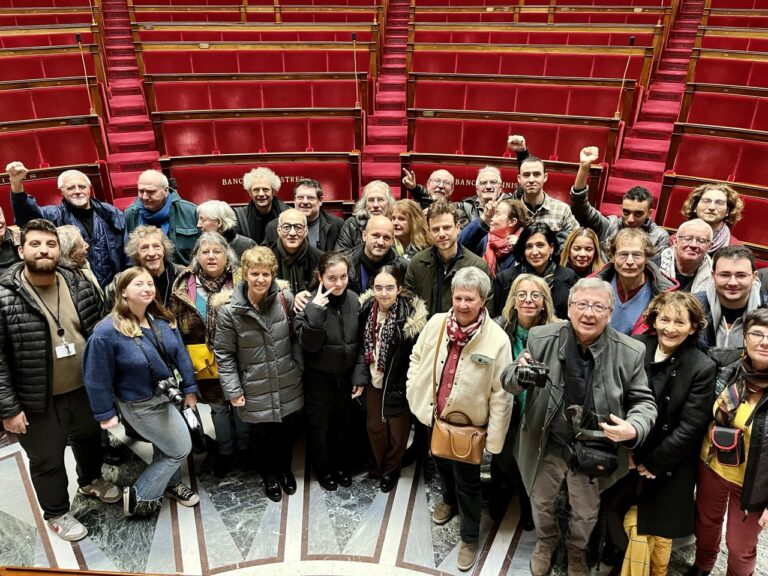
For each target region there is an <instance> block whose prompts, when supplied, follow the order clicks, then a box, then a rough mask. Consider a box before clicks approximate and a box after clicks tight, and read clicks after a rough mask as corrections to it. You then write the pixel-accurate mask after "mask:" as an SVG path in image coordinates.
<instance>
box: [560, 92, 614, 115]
mask: <svg viewBox="0 0 768 576" xmlns="http://www.w3.org/2000/svg"><path fill="white" fill-rule="evenodd" d="M550 88H554V86H552V87H550ZM618 103H619V90H618V89H616V88H607V87H602V86H572V87H571V88H570V90H569V94H568V109H567V111H566V114H569V115H571V116H597V117H599V118H611V117H612V116H613V114H614V112H615V111H616V106H617V104H618Z"/></svg>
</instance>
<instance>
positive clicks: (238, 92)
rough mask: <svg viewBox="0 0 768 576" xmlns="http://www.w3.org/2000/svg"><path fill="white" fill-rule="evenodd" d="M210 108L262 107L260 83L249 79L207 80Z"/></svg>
mask: <svg viewBox="0 0 768 576" xmlns="http://www.w3.org/2000/svg"><path fill="white" fill-rule="evenodd" d="M207 84H208V93H209V94H210V98H211V109H212V110H237V109H245V108H263V107H264V103H263V100H262V98H261V83H260V82H250V81H231V82H230V81H221V82H208V83H207Z"/></svg>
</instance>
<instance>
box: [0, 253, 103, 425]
mask: <svg viewBox="0 0 768 576" xmlns="http://www.w3.org/2000/svg"><path fill="white" fill-rule="evenodd" d="M23 269H24V264H23V263H21V262H20V263H18V264H14V265H13V266H11V267H10V268H9V269H8V271H7V272H6V273H5V274H4V275H3V276H2V277H0V419H3V420H4V419H6V418H11V417H12V416H15V415H16V414H18V413H19V412H20V411H22V410H23V411H25V412H38V413H39V412H44V411H45V407H46V404H47V402H48V399H49V397H50V395H51V391H52V389H53V383H52V381H51V377H52V372H53V371H52V363H53V354H52V346H51V333H50V330H49V328H48V320H47V319H46V316H45V312H44V311H43V310H42V309H40V307H39V306H38V304H37V302H36V301H35V300H34V298H33V297H32V296H31V295H30V294H29V292H27V289H26V288H25V287H24V285H23V284H22V281H21V274H22V271H23ZM58 272H59V273H60V274H61V275H62V276H63V277H64V279H65V282H66V285H67V287H68V288H69V291H70V293H71V294H72V301H73V302H74V303H75V308H76V309H77V315H78V318H79V319H80V326H81V328H82V332H83V335H84V336H85V337H88V336H90V334H91V332H92V331H93V328H94V327H95V326H96V324H97V323H98V321H99V319H100V318H101V299H100V298H99V296H98V295H97V294H96V290H95V289H94V287H93V285H92V284H91V283H90V282H89V281H88V280H86V279H85V278H81V277H79V276H77V275H76V274H75V273H74V272H72V271H71V270H69V269H66V268H59V269H58Z"/></svg>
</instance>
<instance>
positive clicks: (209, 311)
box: [190, 266, 232, 350]
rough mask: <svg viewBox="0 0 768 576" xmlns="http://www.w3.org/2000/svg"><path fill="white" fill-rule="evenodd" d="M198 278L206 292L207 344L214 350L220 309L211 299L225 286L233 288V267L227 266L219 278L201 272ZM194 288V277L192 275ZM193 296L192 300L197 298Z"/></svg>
mask: <svg viewBox="0 0 768 576" xmlns="http://www.w3.org/2000/svg"><path fill="white" fill-rule="evenodd" d="M197 279H198V280H199V281H200V285H201V286H202V287H203V289H204V290H205V293H206V302H205V310H206V314H205V344H206V346H208V349H209V350H213V337H214V336H215V335H216V319H217V318H218V316H219V310H218V308H217V307H216V306H212V305H211V300H213V298H214V297H215V296H216V295H217V294H218V293H219V292H221V290H222V289H223V288H225V287H226V288H232V268H231V267H229V266H227V269H226V270H224V273H223V274H221V275H220V276H219V277H218V278H211V277H210V276H206V275H205V274H202V273H201V274H200V275H199V276H198V277H197ZM190 280H191V282H192V285H193V288H194V277H193V276H190ZM190 296H192V297H193V298H192V301H193V302H194V301H195V300H196V298H197V297H196V296H193V295H192V294H190Z"/></svg>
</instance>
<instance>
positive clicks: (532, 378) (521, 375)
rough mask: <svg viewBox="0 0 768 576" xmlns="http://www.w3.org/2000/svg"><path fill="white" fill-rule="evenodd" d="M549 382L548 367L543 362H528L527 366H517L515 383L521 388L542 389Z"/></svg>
mask: <svg viewBox="0 0 768 576" xmlns="http://www.w3.org/2000/svg"><path fill="white" fill-rule="evenodd" d="M548 380H549V366H548V365H546V364H544V363H543V362H534V361H533V360H528V365H527V366H522V365H521V364H518V365H517V381H518V383H519V384H520V386H522V387H523V388H528V387H530V386H536V387H537V388H544V386H546V384H547V381H548Z"/></svg>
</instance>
